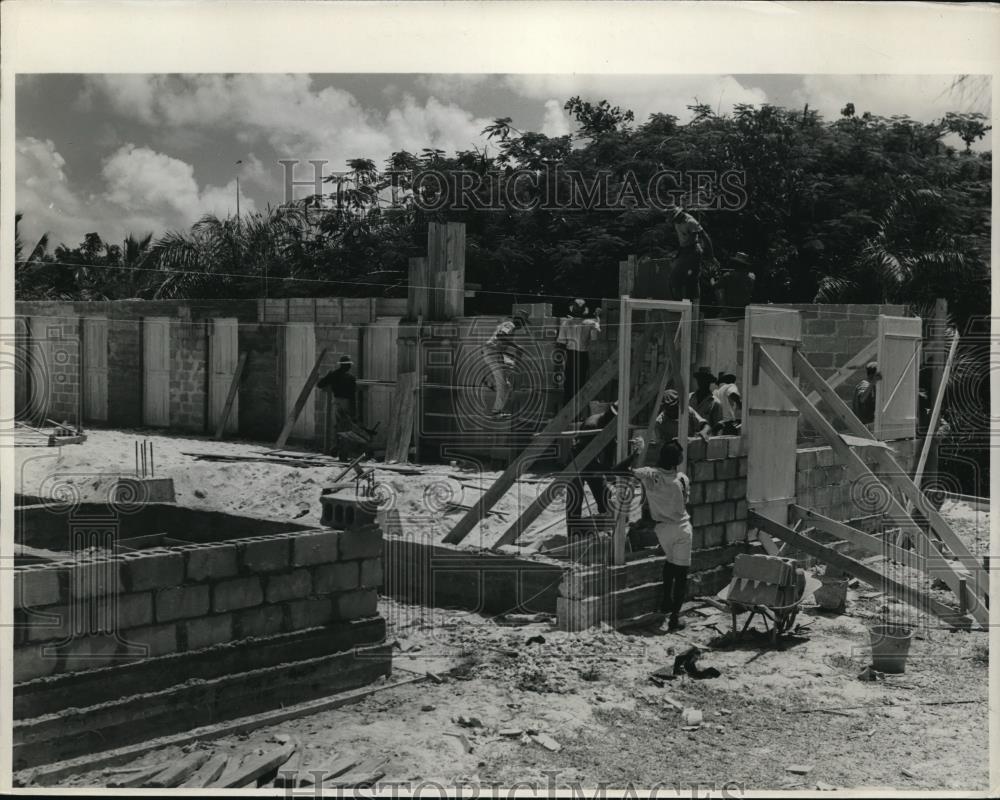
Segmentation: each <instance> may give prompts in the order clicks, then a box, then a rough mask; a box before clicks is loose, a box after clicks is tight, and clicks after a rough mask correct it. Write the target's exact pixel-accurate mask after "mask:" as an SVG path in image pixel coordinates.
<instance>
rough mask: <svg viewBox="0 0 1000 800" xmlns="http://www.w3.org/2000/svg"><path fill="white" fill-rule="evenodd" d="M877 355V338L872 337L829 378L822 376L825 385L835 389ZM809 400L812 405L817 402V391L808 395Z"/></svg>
mask: <svg viewBox="0 0 1000 800" xmlns="http://www.w3.org/2000/svg"><path fill="white" fill-rule="evenodd" d="M877 355H878V339H872V340H871V341H870V342H868V344H866V345H865V346H864V347H862V348H861V350H859V351H858V353H857V354H856V355H855V356H853V357H852V358H849V359H848V360H847V363H846V364H844V366H842V367H841V368H840V369H838V370H837V371H836V372H835V373H833V375H831V376H830V377H829V378H824V380H825V381H826V385H827V386H829V387H830V388H831V389H836V388H837V387H838V386H840V384H842V383H843V382H844V381H846V380H847V379H848V378H850V377H851V376H852V375H853V374H854V373H856V372H857V371H858V370H859V369H862V368H863V367H864V366H865V364H867V363H868V362H870V361H874V360H875V358H876V356H877ZM809 402H810V403H812V404H813V405H816V403H818V402H819V392H815V391H814V392H812V393H811V394H810V395H809Z"/></svg>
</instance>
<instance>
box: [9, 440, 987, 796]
mask: <svg viewBox="0 0 1000 800" xmlns="http://www.w3.org/2000/svg"><path fill="white" fill-rule="evenodd" d="M135 438H136V434H126V433H119V432H115V431H96V432H91V434H90V439H89V440H88V442H87V443H85V444H84V445H79V446H67V447H64V448H61V452H60V453H58V454H56V453H46V452H44V450H43V449H41V448H32V449H27V448H26V449H23V450H19V451H18V459H19V465H23V467H24V469H23V470H22V473H21V475H22V485H21V486H20V487H19V489H18V491H20V492H22V493H25V494H37V493H39V487H40V486H41V484H42V482H43V481H45V480H46V479H48V478H50V477H51V476H52V475H53V474H68V473H74V474H77V475H80V474H82V475H84V476H85V477H86V480H84V479H82V478H72V477H70V478H67V479H68V480H72V481H76V482H79V485H80V486H85V485H88V483H87V481H88V480H89V481H90V484H89V485H92V483H93V480H96V479H93V480H91V479H90V475H93V474H96V473H97V472H109V471H114V470H117V469H122V470H123V471H128V470H129V468H130V461H129V459H130V458H132V452H133V450H132V448H133V444H132V443H133V442H134V439H135ZM155 441H156V452H157V458H158V461H157V463H158V474H160V470H162V472H163V474H171V475H172V476H173V477H174V479H175V483H176V485H177V493H178V502H179V503H181V504H184V505H190V506H194V507H202V508H216V509H220V510H225V511H229V512H232V513H243V514H252V515H256V516H266V517H269V518H279V519H280V518H284V519H288V518H290V517H291V516H294V515H295V514H296V513H298V512H299V511H301V510H305V512H306V513H305V514H304V515H303V516H302V517H301V518H300V519H299V520H298V521H306V522H313V521H315V522H318V518H315V517H314V516H313V515H317V514H318V511H317V508H318V503H316V497H317V496H318V493H319V487H321V486H322V485H324V481H329V479H330V476H331V470H330V469H327V468H322V469H291V468H287V467H272V466H270V465H265V464H253V463H250V464H219V463H210V462H199V461H192V460H191V459H188V458H186V457H183V456H181V455H180V452H181V451H188V452H193V451H202V450H203V451H206V452H207V451H211V452H233V453H244V454H245V453H252V452H259V451H260V450H261V449H263V448H262V447H261V446H253V445H246V444H225V443H223V444H219V443H215V442H211V443H209V442H207V441H198V440H182V439H171V438H167V437H156V439H155ZM39 454H41V456H42V458H40V459H36V458H35V457H36V456H38V455H39ZM161 458H162V459H163V460H162V462H161V461H160V459H161ZM161 464H162V466H161ZM88 470H91V472H90V473H88V472H87V471H88ZM437 470H440V472H441V473H447V472H454V471H453V470H451V471H449V470H447V469H446V468H437ZM382 475H383V473H380V474H379V477H380V478H381V477H382ZM398 477H399V476H396V478H398ZM390 480H392V478H390ZM427 480H430V481H434V480H436V478H426V476H418V477H417V478H416V479H414V478H410V477H407V478H404V479H402V480H401V481H400V485H401V486H402V491H401V495H403V496H405V497H406V499H407V502H414V503H420V502H423V500H422V498H423V495H424V491H425V489H426V486H427V483H426V481H427ZM196 488H197V489H199V490H200V491H201V492H202V493H204V495H205V496H204V497H196V496H195V494H194V490H195V489H196ZM94 491H97V489H94ZM418 493H419V495H420V499H418V498H417V497H416V495H417V494H418ZM461 502H465V503H468V502H469V500H468V499H464V500H462V501H461ZM945 513H946V516H948V517H949V519H950V520H951V521H952V522H953V524H955V526H956V528H957V529H958V530H959V533H960V535H962V536H963V538H967V539H969V540H971V539H975V538H976V537H978V538H979V539H981V540H986V539H988V532H989V520H988V516H987V515H985V514H980V513H978V512H974V511H972V510H971V509H969V508H968V507H965V506H948V507H946V508H945ZM448 524H449V523H448V522H447V521H446V522H445V523H444V525H443V526H444V527H447V525H448ZM970 543H971V542H970ZM381 612H382V613H383V615H384V616H385V617H386V619H387V621H388V624H389V630H390V633H389V637H390V640H396V641H398V642H399V647H398V648H397V649H396V656H395V672H396V675H395V677H399V676H402V675H406V674H409V673H414V674H423V673H424V672H426V671H428V670H430V671H433V672H437V673H445V672H446V671H447V670H449V669H453V668H454V671H453V672H452V673H451V674H450V675H449V677H447V678H445V682H444V683H441V684H436V683H433V682H422V683H419V684H410V685H406V686H401V687H397V688H387V689H385V690H384V691H382V692H378V693H376V694H374V695H372V696H371V697H369V698H368V699H366V700H364V701H363V702H361V703H358V704H356V705H352V706H346V707H343V708H340V709H337V710H333V711H327V712H323V713H319V714H314V715H312V716H309V717H303V718H300V719H298V720H295V721H292V722H286V723H283V724H281V725H278V726H272V727H264V728H261V729H258V730H256V731H255V732H253V733H252V734H250V735H249V736H241V737H230V738H223V739H218V740H213V741H211V742H203V743H198V744H197V745H194V746H199V747H208V748H210V749H213V750H217V751H220V750H221V751H223V752H226V751H229V750H232V751H233V752H237V751H238V752H246V751H247V750H251V749H253V748H269V747H273V746H274V745H273V744H268V740H272V741H273V740H274V738H275V737H276V736H279V735H289V736H292V737H297V738H299V739H300V740H301V742H302V744H303V746H304V747H305V749H306V754H307V757H306V759H305V764H304V769H305V770H309V769H311V768H312V769H318V768H320V767H321V766H322V765H323V764H324V763H326V762H328V761H329V760H330V759H331V758H332V757H334V756H339V755H350V756H354V757H356V758H358V759H359V760H360V759H363V758H370V757H374V756H384V757H386V758H388V759H389V761H390V764H389V767H388V768H387V775H386V778H385V780H386V781H399V782H409V783H410V786H411V788H415V787H416V786H417V785H418V784H420V783H421V782H430V781H433V782H436V783H439V784H442V785H445V786H454V785H455V783H456V782H471V783H475V784H477V785H480V786H484V787H485V786H489V785H490V784H494V783H495V784H501V785H505V786H510V785H512V784H515V783H518V782H521V783H523V782H525V781H535V782H536V783H537V785H538V786H540V787H541V788H543V789H544V788H545V787H547V786H549V785H550V783H549V782H551V781H554V782H555V784H556V785H557V786H559V787H569V786H572V785H574V784H578V785H581V786H584V787H595V786H598V785H600V784H602V783H603V784H606V785H609V786H612V787H619V788H620V787H624V786H626V785H628V784H629V783H632V784H633V785H634V786H638V787H642V786H652V785H655V784H662V785H664V786H668V787H675V786H682V787H686V786H689V785H691V784H692V783H697V784H700V785H702V786H705V785H711V786H717V787H721V786H723V785H726V784H729V785H730V786H734V785H740V786H742V787H743V788H746V789H792V788H799V789H813V788H816V787H817V786H819V787H820V788H828V787H838V788H850V789H864V788H868V789H873V788H888V787H892V788H896V789H899V790H906V789H952V790H965V791H975V790H980V791H981V790H985V789H986V788H987V784H988V733H987V722H988V719H987V714H988V705H987V701H988V684H987V660H988V659H987V636H986V634H985V633H964V632H949V631H946V630H942V629H939V628H937V627H935V625H934V624H933V623H932V622H927V621H926V620H919V621H918V622H921V623H922V624H921V625H920V626H919V627H918V638H916V639H914V641H913V642H912V646H911V651H910V659H909V662H908V665H907V670H906V673H905V674H903V675H900V676H895V677H893V676H889V677H887V678H886V679H885V680H881V681H877V682H874V683H869V682H862V681H859V680H858V678H857V675H858V673H859V672H860V671H861V669H862V668H863V667H864V666H865V665H866V664H867V663H868V662H869V660H870V658H869V653H868V650H867V646H868V630H867V624H868V623H869V622H870V621H875V620H878V619H880V618H883V617H885V616H887V615H888V616H893V617H894V616H899V615H901V614H904V613H907V612H908V607H905V606H902V605H901V604H896V603H893V602H891V601H886V599H885V598H884V597H881V596H877V595H876V594H875V593H874V592H873V591H872V590H870V589H869V588H868V587H866V586H864V585H863V584H862V585H861V586H860V587H859V588H858V589H857V590H855V591H852V592H851V593H850V595H849V603H848V613H847V614H845V615H840V616H833V615H829V614H826V613H825V612H820V611H819V610H817V609H815V608H813V609H806V611H805V612H804V613H803V614H800V616H799V618H798V623H799V624H800V626H802V628H801V629H800V631H799V633H800V634H801V635H800V636H798V637H793V638H790V639H788V640H786V641H784V642H782V643H781V645H780V649H778V650H772V649H770V648H767V647H763V646H761V645H760V644H759V642H758V641H756V640H753V639H751V640H749V641H747V642H745V643H741V644H737V645H735V646H726V645H724V643H720V642H719V639H720V637H719V633H720V632H724V631H726V630H727V629H728V626H729V618H728V616H727V615H722V614H720V613H719V612H716V611H714V610H713V609H711V608H710V607H702V608H699V609H697V610H694V611H692V612H690V613H689V615H688V620H689V628H688V629H687V630H686V631H684V632H683V633H682V634H680V635H677V634H661V633H660V632H659V631H654V630H649V631H643V632H637V633H633V634H631V635H629V634H625V633H621V632H615V631H611V630H606V629H595V630H591V631H587V632H584V633H576V634H571V633H564V632H559V631H555V630H554V629H553V628H552V626H551V625H550V624H547V623H532V624H529V625H524V626H520V627H510V626H505V625H501V624H498V621H497V620H490V619H486V618H483V617H481V616H478V615H475V614H471V613H467V612H462V611H447V610H441V609H427V608H420V607H414V606H406V605H401V604H398V603H395V602H393V601H391V600H388V599H383V601H382V604H381ZM713 626H714V627H713ZM690 644H697V645H699V646H701V647H702V648H704V654H703V656H702V657H701V661H700V666H702V667H705V666H714V667H716V668H717V669H718V670H719V671H720V673H721V675H720V677H718V678H712V679H707V680H696V679H694V678H691V677H688V676H683V677H678V678H676V679H674V680H668V681H666V683H665V685H664V686H662V687H660V686H656V685H654V684H653V683H652V682H650V680H649V677H648V676H649V673H650V672H651V671H653V670H655V669H658V668H661V667H670V666H672V664H673V658H674V656H675V655H676V654H677V653H679V652H681V651H683V650H684V649H686V648H687V647H688V646H689V645H690ZM713 645H716V648H715V649H713V647H712V646H713ZM665 697H669V698H672V699H673V700H674V701H675V702H677V703H679V704H680V705H682V706H684V707H691V708H697V709H700V710H701V711H702V713H703V716H704V721H703V724H702V725H701V726H700V727H698V728H697V729H695V730H684V727H685V726H684V725H683V724H682V721H681V714H680V712H679V711H677V710H676V709H675V708H674V707H673V706H672V705H671V704H669V703H667V702H666V701H665V699H664V698H665ZM459 716H463V717H466V718H470V719H471V718H475V721H476V722H478V723H480V724H479V725H475V726H474V727H466V726H463V725H461V724H459V722H457V721H456V720H457V719H458V717H459ZM501 731H502V732H503V733H501ZM518 731H520V732H521V734H520V735H516V734H517V732H518ZM536 731H537V732H538V733H539V734H543V735H547V736H548V737H551V739H553V740H554V741H555V742H556V743H557V744H558V747H559V749H558V750H557V751H551V750H549V749H546V748H545V747H544V746H542V744H540V743H539V742H538V741H537V740H536V739H534V738H532V735H531V734H532V732H536ZM449 734H452V735H449ZM457 735H464V736H465V737H466V740H467V742H468V744H469V745H470V746H471V752H466V747H465V744H464V743H463V742H462V741H461V740H460V739H459V738H458V737H457ZM178 754H179V751H178V749H177V748H168V749H164V750H159V751H154V752H151V753H148V754H146V755H145V756H143V757H142V758H140V759H137V760H136V762H135V765H143V764H153V763H162V762H166V761H169V760H170V759H172V758H175V757H176V756H177V755H178ZM793 765H801V766H803V767H809V768H811V769H809V771H808V772H807V774H805V775H796V774H793V773H791V772H789V771H788V770H787V767H789V766H793ZM109 777H110V775H109V774H108V773H106V772H104V771H100V770H96V771H93V772H89V773H86V774H78V775H75V776H73V777H72V778H70V779H67V780H66V781H64V782H63V784H62V785H63V786H77V787H82V786H90V787H96V786H106V785H107V782H108V780H109Z"/></svg>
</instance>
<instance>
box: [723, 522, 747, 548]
mask: <svg viewBox="0 0 1000 800" xmlns="http://www.w3.org/2000/svg"><path fill="white" fill-rule="evenodd" d="M746 538H747V525H746V523H745V522H741V521H733V522H727V523H726V544H735V543H736V542H742V541H745V540H746Z"/></svg>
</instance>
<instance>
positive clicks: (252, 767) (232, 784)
mask: <svg viewBox="0 0 1000 800" xmlns="http://www.w3.org/2000/svg"><path fill="white" fill-rule="evenodd" d="M294 752H295V745H292V744H285V745H282V746H281V747H276V748H274V749H273V750H271V751H270V752H268V753H264V755H262V756H253V757H251V758H247V759H245V760H244V761H243V763H241V764H240V766H239V767H238V768H237V769H235V770H233V771H232V772H230V773H228V774H223V775H222V777H220V778H219V780H217V781H216V782H215V786H214V787H213V788H218V789H238V788H239V787H241V786H247V785H249V784H251V783H253V782H254V781H256V780H257V779H258V778H259V777H261V776H262V775H266V774H267V773H268V772H271V771H273V770H275V769H277V768H278V767H280V766H281V765H282V764H284V763H285V762H286V761H288V759H289V758H291V757H292V753H294Z"/></svg>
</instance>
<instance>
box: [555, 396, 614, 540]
mask: <svg viewBox="0 0 1000 800" xmlns="http://www.w3.org/2000/svg"><path fill="white" fill-rule="evenodd" d="M617 416H618V403H617V402H615V403H611V404H610V405H609V406H608V407H607V408H606V409H605V410H604V411H601V412H599V413H597V414H591V415H590V416H589V417H587V418H586V419H585V420H584V421H583V424H582V425H581V426H580V435H579V436H577V437H576V438H575V439H574V440H573V448H572V458H573V459H575V458H576V457H577V456H579V455H580V453H582V452H583V450H584V448H585V447H586V446H587V444H589V442H590V440H591V436H592V435H593V434H596V433H600V431H602V430H604V428H605V427H607V426H608V425H609V424H610V423H611V422H613V421H614V419H615V418H616V417H617ZM614 452H615V443H614V442H613V441H612V442H609V443H608V446H607V447H605V448H604V449H603V450H602V451H601V452H600V453H598V454H597V455H596V456H595V457H594V459H593V460H592V461H591V462H590V463H589V464H581V465H580V466H579V471H578V472H577V473H576V474H574V475H572V476H570V479H569V485H568V486H567V487H566V530H567V531H568V532H569V533H570V534H577V533H580V532H581V527H582V526H581V520H582V514H581V512H582V511H583V501H584V484H586V485H587V486H589V487H590V493H591V494H592V495H593V496H594V503H595V505H596V506H597V512H598V513H599V514H606V513H607V511H608V499H607V498H608V487H607V476H608V473H609V472H611V470H612V469H613V464H614V460H615V456H614Z"/></svg>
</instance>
